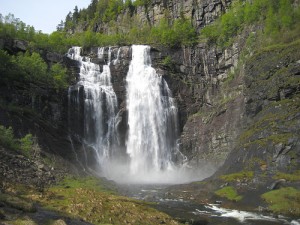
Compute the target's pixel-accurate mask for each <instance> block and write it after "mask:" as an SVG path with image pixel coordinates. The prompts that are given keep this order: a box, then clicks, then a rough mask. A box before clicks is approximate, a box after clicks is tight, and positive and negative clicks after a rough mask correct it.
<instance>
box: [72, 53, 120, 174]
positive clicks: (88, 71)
mask: <svg viewBox="0 0 300 225" xmlns="http://www.w3.org/2000/svg"><path fill="white" fill-rule="evenodd" d="M80 52H81V48H80V47H73V48H71V49H70V50H69V52H68V57H69V58H71V59H73V60H76V61H78V63H79V66H80V74H79V82H78V83H77V84H76V86H75V87H70V89H69V102H70V103H69V104H71V103H72V102H73V103H74V104H77V106H78V107H80V102H81V100H82V99H81V95H80V88H81V87H83V97H82V98H83V101H84V103H83V108H84V113H83V114H84V122H83V123H84V126H83V127H84V134H83V136H84V137H83V138H84V142H85V144H86V145H87V146H89V147H91V148H92V149H93V150H94V151H95V153H96V156H97V161H98V164H99V165H100V166H101V169H102V172H104V174H105V171H106V169H107V167H108V166H107V165H108V163H109V161H110V158H111V157H112V152H113V148H114V146H113V144H114V143H116V138H117V137H116V132H115V118H116V110H117V97H116V94H115V92H114V90H113V87H112V85H111V74H110V68H109V64H110V61H109V62H108V64H107V65H104V66H103V71H102V72H100V66H99V65H97V64H94V63H92V62H91V60H90V58H88V57H82V56H81V55H80ZM103 54H104V48H98V54H97V55H98V58H100V59H102V58H103ZM109 54H110V53H109ZM71 93H72V94H71Z"/></svg>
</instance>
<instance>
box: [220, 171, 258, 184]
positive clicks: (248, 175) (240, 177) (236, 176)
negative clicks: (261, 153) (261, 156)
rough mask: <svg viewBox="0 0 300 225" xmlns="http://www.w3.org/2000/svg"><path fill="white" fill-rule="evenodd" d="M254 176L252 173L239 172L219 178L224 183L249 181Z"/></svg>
mask: <svg viewBox="0 0 300 225" xmlns="http://www.w3.org/2000/svg"><path fill="white" fill-rule="evenodd" d="M253 176H254V172H253V171H241V172H239V173H232V174H226V175H222V176H220V178H221V179H222V180H224V181H226V182H232V181H238V180H251V179H252V178H253Z"/></svg>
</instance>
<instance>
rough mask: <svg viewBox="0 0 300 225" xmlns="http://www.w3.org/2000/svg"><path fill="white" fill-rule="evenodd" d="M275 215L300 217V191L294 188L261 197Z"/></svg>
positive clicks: (275, 191) (282, 189)
mask: <svg viewBox="0 0 300 225" xmlns="http://www.w3.org/2000/svg"><path fill="white" fill-rule="evenodd" d="M261 197H262V198H263V199H264V200H265V201H266V202H267V203H268V204H269V209H270V210H272V211H273V212H275V213H280V214H288V215H293V216H300V190H298V189H295V188H293V187H286V188H281V189H279V190H274V191H270V192H267V193H265V194H263V195H262V196H261Z"/></svg>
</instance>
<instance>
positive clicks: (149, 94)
mask: <svg viewBox="0 0 300 225" xmlns="http://www.w3.org/2000/svg"><path fill="white" fill-rule="evenodd" d="M126 81H127V109H128V125H129V132H128V140H127V153H128V154H129V156H130V172H129V173H130V174H131V176H133V177H135V178H136V179H138V181H139V182H160V180H161V182H167V181H168V180H166V179H167V178H170V172H175V164H174V161H175V157H176V156H178V153H179V151H178V150H177V145H176V139H177V137H178V129H177V108H176V106H175V104H174V99H173V98H172V97H171V92H170V90H169V88H168V85H167V83H166V82H165V80H164V79H163V78H162V77H161V76H160V75H158V74H157V73H156V71H155V69H154V68H152V67H151V58H150V47H149V46H143V45H133V46H132V61H131V64H130V66H129V71H128V74H127V78H126ZM164 175H165V176H164Z"/></svg>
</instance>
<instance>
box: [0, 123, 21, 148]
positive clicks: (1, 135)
mask: <svg viewBox="0 0 300 225" xmlns="http://www.w3.org/2000/svg"><path fill="white" fill-rule="evenodd" d="M0 145H2V146H3V147H7V148H9V149H13V150H16V149H17V148H18V142H17V140H16V139H15V137H14V131H13V129H12V128H11V127H9V128H5V127H4V126H2V125H0Z"/></svg>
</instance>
